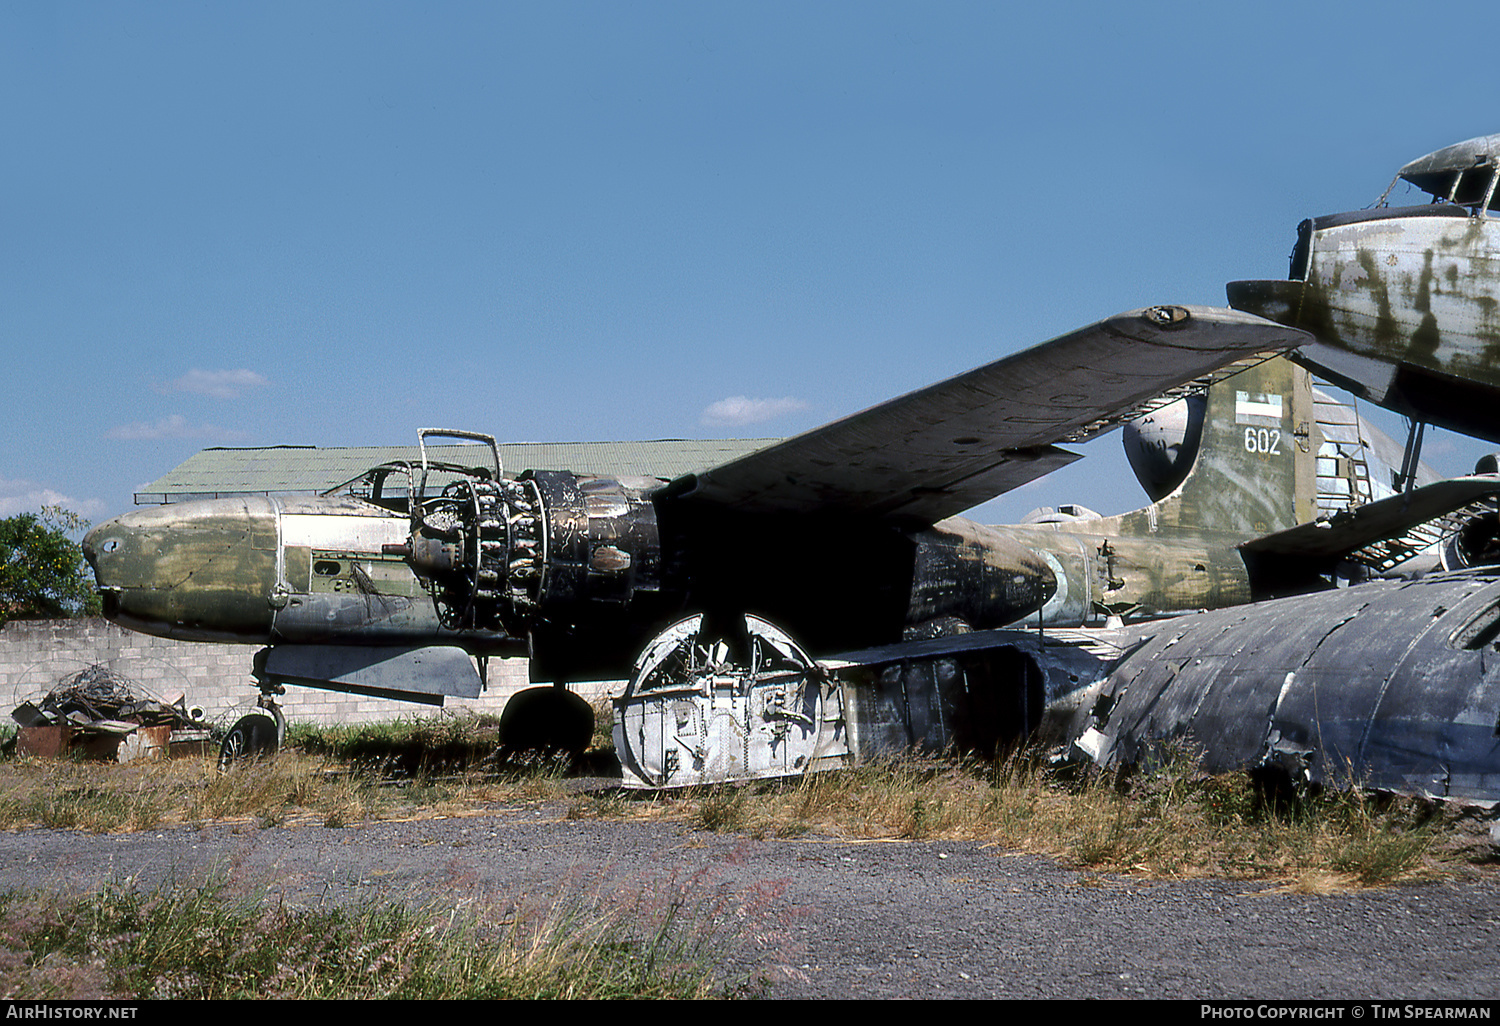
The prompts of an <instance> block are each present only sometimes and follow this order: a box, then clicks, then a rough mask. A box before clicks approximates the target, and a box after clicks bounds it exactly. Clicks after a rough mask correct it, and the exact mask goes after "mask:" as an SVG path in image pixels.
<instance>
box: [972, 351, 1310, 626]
mask: <svg viewBox="0 0 1500 1026" xmlns="http://www.w3.org/2000/svg"><path fill="white" fill-rule="evenodd" d="M1241 395H1244V396H1246V397H1247V398H1248V397H1251V396H1261V397H1269V396H1277V397H1280V399H1281V403H1282V407H1281V409H1282V416H1281V418H1280V421H1279V426H1275V427H1272V426H1270V425H1269V424H1267V423H1263V421H1266V420H1267V419H1268V418H1264V417H1258V418H1254V419H1255V421H1256V422H1255V423H1248V422H1247V417H1246V416H1245V415H1244V414H1243V413H1242V412H1241V413H1237V408H1238V409H1242V408H1243V402H1244V401H1242V400H1241V399H1240V396H1241ZM1247 429H1249V430H1251V431H1254V432H1255V436H1254V438H1253V439H1251V440H1248V441H1247V436H1246V431H1247ZM1262 429H1264V430H1265V431H1266V432H1267V434H1266V435H1265V436H1262V435H1261V431H1262ZM1272 432H1274V434H1271V433H1272ZM1319 443H1320V439H1319V437H1318V431H1317V424H1316V419H1315V417H1314V411H1313V396H1312V383H1311V379H1310V376H1309V375H1308V373H1307V372H1306V371H1304V370H1302V369H1301V368H1298V367H1296V366H1294V365H1292V364H1291V363H1290V362H1288V361H1286V360H1284V359H1275V360H1268V361H1266V362H1264V363H1262V364H1259V365H1258V366H1256V367H1254V368H1251V369H1250V370H1248V371H1245V372H1243V373H1241V374H1239V375H1236V376H1235V377H1233V378H1230V379H1228V380H1226V381H1224V382H1221V383H1220V384H1219V385H1216V386H1215V387H1214V388H1212V389H1210V390H1209V393H1208V408H1207V411H1206V414H1205V418H1204V427H1203V439H1202V442H1201V445H1200V449H1199V453H1198V458H1197V460H1196V461H1195V462H1194V464H1193V467H1192V470H1191V471H1190V472H1189V473H1188V476H1187V478H1186V479H1185V480H1184V481H1183V482H1182V484H1181V485H1179V486H1178V487H1177V489H1176V490H1175V491H1173V492H1172V493H1171V494H1170V495H1168V496H1166V497H1165V498H1163V499H1162V500H1161V501H1159V502H1155V503H1152V504H1151V505H1150V506H1147V507H1145V508H1144V509H1139V510H1135V511H1133V512H1130V513H1124V514H1121V515H1119V516H1112V517H1104V518H1101V519H1097V520H1079V521H1064V522H1059V523H1049V524H1036V525H1026V526H1007V527H1002V528H995V530H997V531H1001V532H1003V533H1004V534H1005V536H1006V537H1009V538H1011V539H1013V540H1015V541H1016V542H1018V543H1020V544H1022V545H1025V546H1028V547H1030V548H1032V549H1034V550H1036V551H1038V552H1041V553H1045V554H1046V555H1047V556H1050V557H1051V558H1050V560H1049V563H1050V564H1051V566H1052V569H1053V572H1054V574H1055V575H1056V576H1057V577H1058V587H1057V591H1056V593H1055V594H1054V595H1053V598H1052V600H1051V601H1050V602H1049V603H1048V604H1047V606H1046V607H1044V608H1043V610H1042V619H1043V621H1044V622H1045V623H1048V624H1051V625H1054V626H1065V625H1070V624H1078V623H1085V622H1089V621H1090V620H1093V619H1098V618H1099V617H1100V616H1101V615H1102V613H1103V611H1105V610H1107V611H1109V612H1119V613H1122V614H1123V615H1125V616H1126V617H1128V618H1133V619H1147V618H1153V617H1158V616H1166V615H1171V614H1174V613H1180V612H1184V611H1190V610H1197V609H1217V608H1220V607H1223V606H1233V605H1238V604H1240V603H1243V602H1249V601H1250V600H1251V597H1252V593H1253V590H1254V589H1253V588H1252V581H1251V578H1250V572H1249V568H1248V567H1247V565H1246V562H1245V559H1244V558H1243V556H1242V555H1241V554H1240V551H1239V545H1240V544H1241V543H1243V542H1245V541H1247V540H1249V539H1251V538H1254V537H1258V536H1260V535H1264V534H1269V533H1272V532H1275V531H1279V530H1283V529H1285V528H1288V527H1292V526H1293V525H1295V524H1297V523H1301V522H1306V521H1308V520H1311V519H1313V517H1314V516H1315V510H1316V494H1315V488H1316V462H1315V461H1316V457H1317V452H1318V446H1319ZM1032 619H1033V622H1034V620H1035V618H1034V617H1033V618H1032Z"/></svg>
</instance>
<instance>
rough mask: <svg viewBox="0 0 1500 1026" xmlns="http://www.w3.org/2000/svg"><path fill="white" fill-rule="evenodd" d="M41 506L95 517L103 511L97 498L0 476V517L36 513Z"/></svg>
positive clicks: (101, 504) (102, 505) (102, 504)
mask: <svg viewBox="0 0 1500 1026" xmlns="http://www.w3.org/2000/svg"><path fill="white" fill-rule="evenodd" d="M43 506H61V507H63V508H64V509H70V510H72V511H73V512H74V513H77V514H79V515H80V516H85V517H97V516H99V515H100V514H102V513H103V512H104V503H103V502H102V501H101V500H99V499H75V498H73V497H72V496H70V495H64V494H63V493H62V492H58V491H54V490H52V489H51V488H47V487H45V486H43V485H39V484H37V483H36V482H35V481H27V480H24V479H17V480H15V481H7V480H5V479H4V478H0V517H13V516H15V515H16V514H17V513H36V512H38V511H40V510H41V508H42V507H43Z"/></svg>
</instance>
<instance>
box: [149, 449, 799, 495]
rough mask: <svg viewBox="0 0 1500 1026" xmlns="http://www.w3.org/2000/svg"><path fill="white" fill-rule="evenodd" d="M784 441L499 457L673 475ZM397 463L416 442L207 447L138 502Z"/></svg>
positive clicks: (514, 467) (506, 462)
mask: <svg viewBox="0 0 1500 1026" xmlns="http://www.w3.org/2000/svg"><path fill="white" fill-rule="evenodd" d="M779 441H781V439H779V438H719V439H708V440H697V439H682V438H662V439H657V440H656V441H650V442H506V443H501V445H500V461H501V465H502V466H503V467H504V469H505V473H506V474H507V475H510V474H513V473H517V472H519V471H522V470H571V471H574V472H575V473H579V474H600V475H606V476H614V477H659V478H663V479H666V480H671V479H672V478H676V477H681V476H682V475H683V474H693V473H698V472H700V471H704V470H708V469H709V468H711V467H716V466H718V465H719V464H721V463H727V462H729V461H730V460H733V459H737V458H739V457H741V456H744V455H746V454H748V453H752V452H755V451H757V450H759V449H764V448H765V447H766V446H768V445H773V444H775V443H776V442H779ZM427 458H428V459H429V460H431V461H437V462H446V463H457V464H461V465H464V466H489V465H490V462H491V460H490V454H489V450H488V447H487V446H478V445H429V446H428V447H427ZM396 460H408V461H411V462H413V463H419V462H420V460H421V454H420V450H419V449H418V448H417V447H416V446H415V445H361V446H351V447H348V448H329V449H320V448H317V447H315V446H310V445H306V446H304V445H271V446H264V447H261V448H254V449H226V448H215V449H204V450H203V451H202V452H200V453H197V454H196V455H193V456H190V457H189V458H188V459H187V460H186V461H185V462H183V463H182V464H181V465H179V466H178V467H177V468H176V469H174V470H171V471H169V472H168V473H166V474H165V475H163V476H162V477H159V478H157V479H156V480H155V481H152V482H151V483H150V484H148V485H146V486H144V487H143V488H142V489H141V490H140V491H139V492H136V494H135V502H136V505H138V506H140V505H152V504H159V503H168V502H185V501H187V500H189V499H212V498H218V497H222V496H233V495H269V494H278V495H285V494H308V495H316V494H318V493H320V492H326V491H327V490H328V489H330V488H334V487H336V486H338V485H341V484H343V483H344V482H346V481H351V480H353V479H354V478H357V477H359V476H360V475H361V474H363V473H364V472H365V471H366V470H369V469H370V468H371V467H375V466H379V465H380V464H382V463H390V462H393V461H396Z"/></svg>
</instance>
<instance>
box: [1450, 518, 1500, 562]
mask: <svg viewBox="0 0 1500 1026" xmlns="http://www.w3.org/2000/svg"><path fill="white" fill-rule="evenodd" d="M1497 563H1500V515H1496V514H1494V513H1483V514H1481V515H1479V516H1477V517H1470V518H1469V519H1468V520H1466V521H1464V526H1463V527H1460V528H1459V529H1458V533H1457V534H1455V535H1454V536H1453V537H1452V538H1450V539H1449V540H1448V544H1446V545H1444V546H1443V553H1442V566H1443V569H1444V570H1461V569H1464V568H1467V567H1471V566H1493V565H1495V564H1497Z"/></svg>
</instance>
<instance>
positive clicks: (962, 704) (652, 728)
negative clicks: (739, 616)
mask: <svg viewBox="0 0 1500 1026" xmlns="http://www.w3.org/2000/svg"><path fill="white" fill-rule="evenodd" d="M743 625H744V630H743V631H741V632H723V631H722V630H721V629H720V630H719V631H718V632H716V631H715V630H714V629H705V626H704V618H703V617H701V616H695V617H691V618H689V619H687V620H684V621H683V622H681V623H680V624H677V625H676V626H674V627H673V628H671V629H669V630H668V631H665V632H663V634H662V635H661V636H660V637H659V638H658V639H657V641H656V642H655V643H654V644H653V645H652V646H651V647H650V648H648V649H647V651H646V653H645V654H644V655H643V656H642V657H641V660H640V661H639V662H638V663H637V665H636V672H635V674H634V676H633V677H632V679H631V681H630V683H629V684H628V685H627V687H626V689H625V691H624V693H623V695H622V696H621V697H620V698H617V699H616V700H615V703H614V706H615V731H614V738H615V750H616V752H617V753H618V754H619V756H620V763H621V768H622V776H623V783H624V785H625V786H626V787H644V788H659V787H684V786H689V785H694V784H708V783H722V782H726V781H736V780H753V779H763V778H769V777H782V776H790V775H798V774H802V773H809V772H817V771H820V770H826V769H839V768H843V767H847V766H851V765H855V764H858V763H862V762H869V761H872V760H876V759H882V758H891V757H895V756H899V755H901V754H903V753H906V752H910V751H913V750H915V751H925V752H931V753H937V752H942V751H947V750H949V749H954V748H956V749H959V750H962V751H967V752H974V753H977V754H980V755H982V756H985V757H993V756H994V755H996V754H997V753H999V752H1002V751H1003V750H1004V749H1005V748H1006V747H1008V746H1011V745H1015V744H1018V743H1022V742H1025V741H1027V740H1029V739H1047V740H1049V741H1050V742H1053V743H1055V742H1058V741H1061V740H1063V739H1064V738H1063V736H1062V735H1061V734H1059V733H1058V731H1059V730H1060V729H1061V728H1063V727H1064V726H1066V724H1067V723H1069V722H1070V721H1071V719H1072V714H1073V713H1074V712H1075V711H1076V710H1077V708H1078V707H1079V703H1080V702H1081V701H1082V700H1083V697H1084V696H1085V695H1086V694H1087V693H1088V688H1089V687H1090V686H1091V685H1094V684H1096V683H1097V682H1098V681H1099V680H1100V679H1101V678H1102V677H1103V675H1104V674H1105V673H1106V671H1107V670H1108V668H1109V667H1110V666H1111V665H1113V663H1114V662H1115V661H1116V660H1117V659H1118V658H1119V656H1120V654H1121V649H1120V648H1119V647H1118V645H1117V644H1116V643H1115V639H1116V638H1117V637H1119V636H1121V634H1122V633H1123V632H1120V631H1114V630H1071V631H1070V630H1052V631H1047V632H1045V633H1042V632H1037V631H1033V630H991V631H974V632H967V631H965V632H963V633H956V634H951V635H948V636H943V637H936V638H928V639H925V640H919V641H906V642H901V643H898V644H893V645H886V646H881V647H877V648H870V649H863V650H860V651H857V652H848V653H843V654H841V655H837V656H831V657H828V658H825V659H820V660H817V661H814V660H812V659H810V658H808V656H807V655H806V653H805V652H803V651H802V649H801V648H799V647H798V646H797V645H796V643H795V642H793V641H792V639H791V637H790V636H789V635H787V634H786V633H785V632H783V631H781V630H779V629H778V628H776V627H774V626H773V625H771V624H769V623H767V622H766V621H764V620H761V619H759V618H758V617H754V616H747V617H744V619H743ZM735 633H738V634H739V636H738V637H734V636H733V635H734V634H735Z"/></svg>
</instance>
